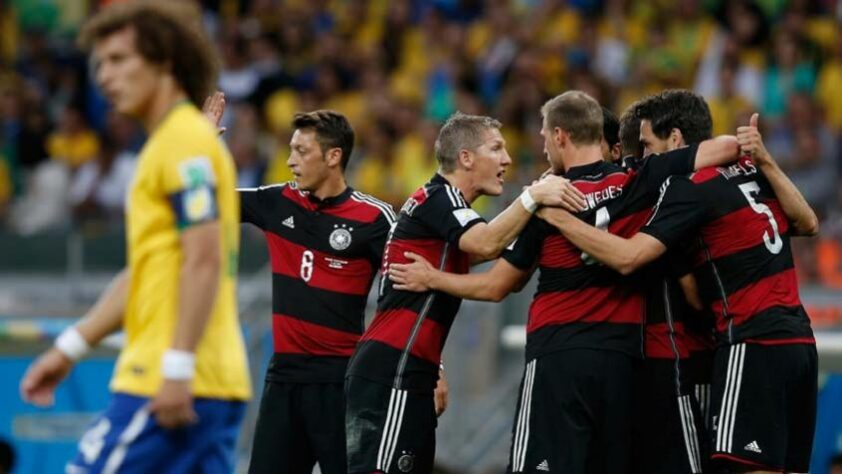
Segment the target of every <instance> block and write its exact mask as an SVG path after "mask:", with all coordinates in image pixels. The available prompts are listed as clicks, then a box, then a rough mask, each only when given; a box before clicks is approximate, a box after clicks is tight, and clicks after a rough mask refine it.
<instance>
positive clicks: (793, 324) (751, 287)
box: [642, 158, 814, 344]
mask: <svg viewBox="0 0 842 474" xmlns="http://www.w3.org/2000/svg"><path fill="white" fill-rule="evenodd" d="M642 231H643V232H645V233H647V234H649V235H651V236H653V237H655V238H656V239H658V240H660V241H661V242H662V243H663V244H664V245H666V246H667V248H675V247H676V246H680V245H683V244H684V243H686V242H687V241H691V240H695V239H696V236H695V234H696V233H698V234H699V235H698V239H697V240H698V242H697V243H698V247H697V251H696V254H695V256H694V259H693V265H694V273H695V274H696V278H697V280H698V284H699V291H700V293H701V296H702V298H703V300H704V301H705V302H706V303H708V304H709V306H710V309H711V311H712V312H713V313H714V314H715V315H716V330H717V335H718V338H719V340H720V342H723V343H728V344H735V343H739V342H758V343H768V344H784V343H812V342H814V339H813V333H812V329H811V328H810V322H809V318H808V317H807V314H806V312H805V311H804V308H803V307H802V305H801V301H800V298H799V295H798V282H797V280H796V275H795V268H794V266H793V261H792V250H791V248H790V235H789V223H788V221H787V219H786V217H785V215H784V214H783V211H782V209H781V206H780V203H779V202H778V200H777V199H776V197H775V194H774V192H773V191H772V189H771V186H770V185H769V183H768V181H767V180H766V179H765V177H764V176H763V175H762V173H759V172H758V170H757V168H756V167H755V165H754V163H752V162H751V160H750V159H748V158H742V159H740V160H739V161H738V162H736V163H735V164H733V165H731V166H728V167H720V168H706V169H704V170H700V171H699V172H697V173H694V174H693V175H691V176H690V177H673V178H671V179H670V180H669V181H668V182H667V183H665V186H664V189H663V192H662V194H661V197H660V199H659V202H658V205H657V207H656V208H655V211H654V215H653V217H652V220H651V221H650V222H649V224H648V225H647V226H646V227H644V228H643V229H642Z"/></svg>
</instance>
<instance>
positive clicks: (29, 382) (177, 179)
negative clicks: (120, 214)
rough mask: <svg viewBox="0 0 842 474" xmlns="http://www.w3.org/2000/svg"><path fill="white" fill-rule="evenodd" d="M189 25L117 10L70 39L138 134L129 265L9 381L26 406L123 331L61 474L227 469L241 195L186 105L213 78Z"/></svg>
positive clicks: (189, 19)
mask: <svg viewBox="0 0 842 474" xmlns="http://www.w3.org/2000/svg"><path fill="white" fill-rule="evenodd" d="M188 5H189V4H188ZM198 18H199V16H198V14H197V12H195V11H193V9H192V8H190V7H188V6H185V4H184V3H181V2H172V1H171V2H168V3H164V2H160V1H148V0H147V1H129V2H119V3H114V4H112V5H111V6H108V7H106V8H104V9H103V10H101V11H100V12H99V13H98V14H97V15H95V16H94V17H93V18H92V19H91V20H90V21H89V22H88V23H87V24H86V25H85V27H84V29H83V31H82V33H81V36H80V42H81V44H82V45H83V46H84V47H86V48H88V47H92V48H93V60H94V61H93V62H94V65H95V67H96V79H97V82H98V84H99V86H100V87H101V89H102V91H103V92H104V94H105V95H106V96H107V97H108V99H109V101H110V102H111V103H112V104H113V106H114V108H115V109H116V110H117V111H118V112H120V113H124V114H128V115H130V116H133V117H135V118H137V119H138V120H139V121H140V122H141V123H142V124H143V125H144V126H145V128H146V130H147V132H148V133H149V139H148V141H147V142H146V145H145V146H144V148H143V150H142V151H141V154H140V159H139V163H138V168H137V171H136V175H135V178H134V181H133V183H132V185H131V188H130V190H129V198H128V204H127V209H126V225H127V245H128V267H127V268H126V269H125V270H124V271H123V272H121V273H120V274H119V275H118V276H117V277H116V278H115V280H114V282H113V283H112V284H111V286H110V287H109V289H108V290H106V291H105V293H104V294H103V295H102V296H101V297H100V299H99V301H98V302H97V304H96V305H94V307H93V308H92V309H91V310H90V311H89V312H88V314H87V315H86V316H85V317H84V318H83V319H82V320H81V321H80V322H78V323H77V324H76V325H75V326H73V327H72V328H70V329H68V330H67V331H65V332H64V333H62V334H61V335H60V336H59V338H58V339H57V340H56V344H55V346H54V347H53V348H51V349H49V350H48V351H47V352H46V353H44V354H43V355H42V356H41V357H40V358H39V359H38V360H37V361H36V362H35V363H33V365H32V366H31V367H30V369H29V371H28V372H27V374H26V375H25V376H24V379H23V380H22V382H21V392H22V395H23V397H24V398H25V399H27V400H29V401H31V402H32V403H35V404H39V405H46V404H50V403H52V400H53V393H54V390H55V387H56V385H57V384H58V383H59V382H60V381H61V380H62V379H63V378H64V377H65V376H66V375H67V373H68V372H69V371H70V369H71V368H72V366H73V363H74V362H75V361H76V360H77V359H78V358H79V357H81V356H82V355H83V354H84V353H85V352H86V351H87V349H88V348H89V347H90V346H93V345H94V344H96V343H98V342H99V341H100V340H102V339H103V338H104V337H105V336H106V335H107V334H110V333H112V332H114V331H116V330H118V329H120V328H122V329H124V331H125V334H126V345H125V347H124V349H123V351H122V352H121V354H120V358H119V360H118V362H117V367H116V370H115V374H114V378H113V380H112V383H111V390H112V391H113V392H114V394H113V397H112V401H111V403H110V405H109V406H108V408H107V409H106V411H105V413H104V414H103V415H102V416H101V417H99V418H98V419H97V420H95V421H94V423H93V424H92V425H91V427H90V428H89V430H88V431H87V433H86V434H85V435H84V437H83V439H82V440H81V442H80V443H79V453H78V455H77V457H76V458H75V459H74V460H73V461H72V462H71V463H70V464H68V468H67V472H70V473H98V472H121V473H124V472H138V473H149V472H166V473H181V472H191V473H192V472H202V473H217V472H219V473H222V472H231V471H232V470H233V467H234V457H233V455H234V447H235V442H236V439H237V432H238V428H239V424H240V421H241V420H242V417H243V413H244V410H245V401H246V400H248V399H249V397H250V395H251V394H250V386H251V385H250V382H249V378H248V370H247V361H246V355H245V350H244V345H243V340H242V335H241V332H240V327H239V324H238V319H237V305H236V299H235V294H236V263H237V251H238V248H239V219H240V216H239V201H238V196H237V192H236V189H235V187H236V172H235V168H234V164H233V161H232V159H231V156H230V154H229V152H228V151H227V149H226V148H225V146H224V145H223V144H222V142H221V141H220V140H219V137H218V136H217V132H216V130H215V129H214V127H213V126H212V125H211V124H210V123H209V122H208V121H207V120H206V119H205V118H204V117H203V116H202V115H201V112H200V111H199V110H198V109H197V108H196V106H195V104H199V103H201V101H202V100H203V99H204V98H205V97H206V96H207V94H208V93H209V92H210V91H211V88H212V86H213V83H214V79H215V74H216V66H215V65H216V61H215V58H214V57H213V52H212V49H211V45H210V43H209V41H208V40H207V39H206V38H205V36H204V35H203V34H202V32H201V28H200V27H199V25H198V24H196V21H197V19H198Z"/></svg>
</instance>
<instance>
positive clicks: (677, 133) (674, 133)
mask: <svg viewBox="0 0 842 474" xmlns="http://www.w3.org/2000/svg"><path fill="white" fill-rule="evenodd" d="M670 141H672V143H673V145H675V146H676V147H678V146H680V145H682V144H683V143H684V134H683V133H681V130H679V129H677V128H673V129H672V130H670Z"/></svg>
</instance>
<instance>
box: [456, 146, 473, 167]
mask: <svg viewBox="0 0 842 474" xmlns="http://www.w3.org/2000/svg"><path fill="white" fill-rule="evenodd" d="M456 159H457V161H459V163H460V164H461V165H462V167H463V168H465V169H467V170H470V169H472V168H473V167H474V154H473V153H472V152H471V151H470V150H466V149H464V148H463V149H461V150H459V155H457V157H456Z"/></svg>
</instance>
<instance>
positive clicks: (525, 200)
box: [520, 188, 538, 214]
mask: <svg viewBox="0 0 842 474" xmlns="http://www.w3.org/2000/svg"><path fill="white" fill-rule="evenodd" d="M520 203H521V204H523V208H524V209H526V212H529V213H530V214H531V213H534V212H535V210H536V209H538V203H537V202H535V200H534V199H532V195H531V194H529V189H528V188H527V189H524V190H523V192H522V193H520Z"/></svg>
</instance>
